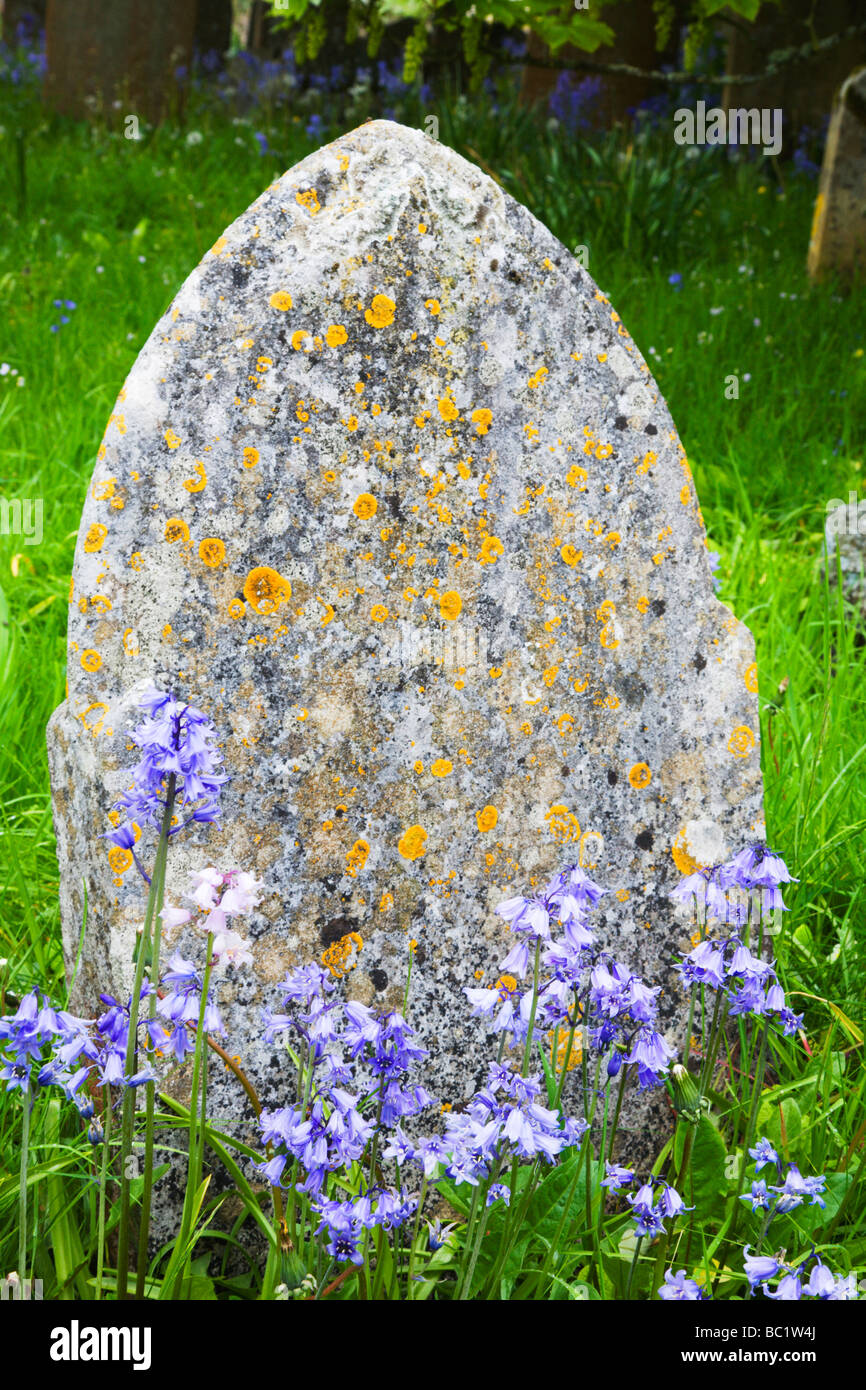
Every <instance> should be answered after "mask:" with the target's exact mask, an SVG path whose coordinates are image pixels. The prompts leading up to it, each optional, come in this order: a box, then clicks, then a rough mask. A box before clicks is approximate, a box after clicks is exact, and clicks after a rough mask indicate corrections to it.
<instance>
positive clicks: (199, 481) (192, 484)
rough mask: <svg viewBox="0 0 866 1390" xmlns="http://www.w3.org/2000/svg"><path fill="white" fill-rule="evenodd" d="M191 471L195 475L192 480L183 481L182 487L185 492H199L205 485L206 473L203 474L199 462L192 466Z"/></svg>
mask: <svg viewBox="0 0 866 1390" xmlns="http://www.w3.org/2000/svg"><path fill="white" fill-rule="evenodd" d="M192 471H193V473H195V475H196V476H195V477H194V478H186V479H184V484H183V485H184V487H185V488H186V490H187V492H201V491H202V489H203V488H204V487H206V485H207V473H205V471H204V464H203V463H201V462H200V461H197V462H196V463H195V464H194V466H193V470H192Z"/></svg>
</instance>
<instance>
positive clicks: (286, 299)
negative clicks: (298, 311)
mask: <svg viewBox="0 0 866 1390" xmlns="http://www.w3.org/2000/svg"><path fill="white" fill-rule="evenodd" d="M268 303H269V304H270V306H271V308H272V309H282V311H283V313H285V311H286V310H287V309H291V307H292V296H291V295H290V294H289V293H288V292H287V291H286V290H276V291H275V293H274V294H272V295H271V297H270V299H269V300H268Z"/></svg>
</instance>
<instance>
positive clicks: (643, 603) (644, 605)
mask: <svg viewBox="0 0 866 1390" xmlns="http://www.w3.org/2000/svg"><path fill="white" fill-rule="evenodd" d="M648 608H649V599H648V598H647V596H646V594H641V596H640V598H639V599H638V601H637V611H638V612H639V613H645V612H646V611H647V609H648Z"/></svg>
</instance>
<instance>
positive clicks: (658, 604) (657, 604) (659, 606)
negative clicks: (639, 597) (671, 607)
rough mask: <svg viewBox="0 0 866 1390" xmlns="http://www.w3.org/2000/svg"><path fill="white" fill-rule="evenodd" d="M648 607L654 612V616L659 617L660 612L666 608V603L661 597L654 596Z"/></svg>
mask: <svg viewBox="0 0 866 1390" xmlns="http://www.w3.org/2000/svg"><path fill="white" fill-rule="evenodd" d="M650 608H651V609H652V611H653V612H654V613H655V615H656V617H657V618H660V617H661V615H662V613H664V611H665V609H666V608H667V604H666V603H665V601H664V599H663V598H654V599H653V601H652V603H651V604H650Z"/></svg>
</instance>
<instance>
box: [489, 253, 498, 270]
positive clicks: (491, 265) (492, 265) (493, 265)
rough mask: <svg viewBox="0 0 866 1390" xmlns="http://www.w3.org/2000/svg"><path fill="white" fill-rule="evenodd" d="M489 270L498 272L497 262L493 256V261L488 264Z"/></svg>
mask: <svg viewBox="0 0 866 1390" xmlns="http://www.w3.org/2000/svg"><path fill="white" fill-rule="evenodd" d="M490 269H491V270H498V269H499V262H498V261H497V259H496V257H495V256H494V258H493V260H492V261H491V262H490Z"/></svg>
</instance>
